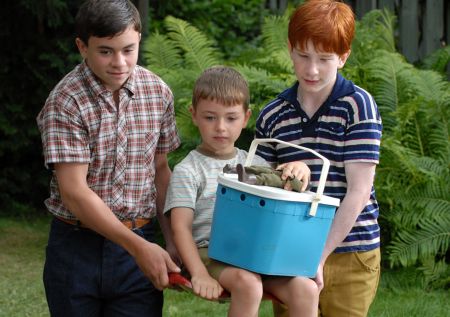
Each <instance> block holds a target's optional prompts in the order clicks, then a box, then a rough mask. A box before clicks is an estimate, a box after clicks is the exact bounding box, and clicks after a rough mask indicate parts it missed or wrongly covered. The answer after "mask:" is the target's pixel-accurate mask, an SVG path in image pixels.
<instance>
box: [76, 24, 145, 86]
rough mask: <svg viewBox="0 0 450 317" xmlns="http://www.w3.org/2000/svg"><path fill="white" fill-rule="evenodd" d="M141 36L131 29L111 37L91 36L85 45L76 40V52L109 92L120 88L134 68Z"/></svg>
mask: <svg viewBox="0 0 450 317" xmlns="http://www.w3.org/2000/svg"><path fill="white" fill-rule="evenodd" d="M140 38H141V35H140V33H139V32H137V31H136V30H134V29H133V28H131V27H130V28H128V29H126V30H125V31H124V32H123V33H120V34H117V35H115V36H113V37H95V36H91V37H90V38H89V40H88V45H86V44H85V43H84V42H83V41H81V40H80V39H79V38H77V39H76V44H77V46H78V50H79V51H80V54H81V55H82V56H83V58H84V59H85V60H86V62H87V65H88V66H89V68H90V69H91V70H92V71H93V73H94V74H95V75H96V76H97V77H98V78H99V79H100V80H101V81H102V83H103V84H104V85H105V87H106V88H107V89H108V90H110V91H113V92H114V91H116V90H118V89H120V87H122V85H123V84H124V83H125V82H126V80H127V79H128V77H129V76H130V75H131V73H132V71H133V69H134V67H135V66H136V63H137V59H138V53H139V41H140Z"/></svg>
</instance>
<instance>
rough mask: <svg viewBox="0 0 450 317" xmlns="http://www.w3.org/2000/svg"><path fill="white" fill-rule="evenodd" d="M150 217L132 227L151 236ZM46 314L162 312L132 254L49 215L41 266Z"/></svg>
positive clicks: (157, 293)
mask: <svg viewBox="0 0 450 317" xmlns="http://www.w3.org/2000/svg"><path fill="white" fill-rule="evenodd" d="M153 227H154V222H151V223H150V224H147V225H145V226H144V227H142V228H139V229H134V232H135V233H136V234H138V235H140V236H142V237H144V238H145V239H146V240H148V241H153V239H154V232H153ZM44 286H45V293H46V296H47V302H48V306H49V309H50V314H51V315H52V316H57V317H58V316H64V317H68V316H82V317H90V316H108V317H110V316H111V317H113V316H148V317H150V316H151V317H154V316H155V317H160V316H162V306H163V294H162V292H161V291H159V290H157V289H156V288H155V287H154V286H153V285H152V283H151V282H150V280H149V279H148V278H146V277H145V276H144V274H143V273H142V272H141V270H140V269H139V267H138V266H137V265H136V262H135V261H134V259H133V257H131V256H130V255H129V254H128V252H127V251H126V250H125V249H123V248H122V247H120V246H118V245H117V244H115V243H113V242H111V241H109V240H107V239H105V238H103V237H102V236H101V235H99V234H97V233H95V232H94V231H91V230H89V229H84V228H80V227H77V226H73V225H70V224H66V223H64V222H62V221H60V220H58V219H56V218H55V219H53V221H52V224H51V228H50V234H49V239H48V245H47V250H46V261H45V266H44Z"/></svg>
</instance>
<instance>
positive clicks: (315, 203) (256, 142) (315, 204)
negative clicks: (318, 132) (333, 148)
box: [244, 139, 330, 217]
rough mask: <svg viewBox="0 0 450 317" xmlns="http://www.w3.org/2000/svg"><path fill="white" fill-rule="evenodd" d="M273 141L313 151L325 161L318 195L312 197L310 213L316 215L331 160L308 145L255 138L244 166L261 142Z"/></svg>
mask: <svg viewBox="0 0 450 317" xmlns="http://www.w3.org/2000/svg"><path fill="white" fill-rule="evenodd" d="M273 142H275V143H280V144H284V145H287V146H291V147H295V148H297V149H300V150H305V151H308V152H311V153H312V154H314V155H315V156H317V157H318V158H320V159H321V160H322V161H323V165H322V171H321V172H320V178H319V186H317V192H316V195H315V196H314V197H313V199H312V202H311V209H310V210H309V215H310V216H312V217H314V216H315V215H316V212H317V207H318V205H319V202H320V199H321V198H322V194H323V190H324V189H325V182H326V180H327V175H328V170H329V168H330V161H329V160H328V159H327V158H326V157H325V156H323V155H321V154H319V153H317V152H316V151H314V150H311V149H308V148H307V147H304V146H300V145H296V144H292V143H289V142H285V141H282V140H278V139H254V140H253V141H252V144H251V145H250V149H249V150H248V156H247V159H246V160H245V164H244V166H250V165H251V163H252V161H253V158H254V157H255V152H256V148H257V147H258V145H259V144H260V143H273Z"/></svg>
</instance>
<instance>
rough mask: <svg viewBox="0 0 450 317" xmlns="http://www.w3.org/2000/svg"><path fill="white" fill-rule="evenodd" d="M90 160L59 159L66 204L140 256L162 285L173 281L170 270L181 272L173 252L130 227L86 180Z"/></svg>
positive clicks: (58, 171)
mask: <svg viewBox="0 0 450 317" xmlns="http://www.w3.org/2000/svg"><path fill="white" fill-rule="evenodd" d="M87 171H88V165H87V164H79V163H58V164H55V172H56V177H57V180H58V185H59V191H60V194H61V198H62V200H63V203H64V205H65V206H66V208H68V209H69V210H70V211H71V212H72V213H73V214H74V215H75V216H76V217H77V218H78V219H79V220H80V221H81V222H82V223H83V224H84V225H86V226H87V227H89V228H90V229H92V230H94V231H96V232H98V233H99V234H100V235H102V236H104V237H105V238H107V239H109V240H111V241H113V242H115V243H117V244H119V245H120V246H122V247H123V248H124V249H126V250H127V251H128V252H129V253H130V254H131V255H132V256H133V257H134V258H135V260H136V263H137V264H138V266H139V267H140V269H141V270H142V272H143V273H144V274H145V275H146V276H147V277H148V278H149V279H150V280H151V281H152V283H153V284H154V285H155V287H156V288H158V289H160V290H161V289H163V288H164V287H167V286H168V284H169V279H168V274H167V273H168V272H179V270H180V269H179V268H178V267H177V266H176V264H175V263H174V262H173V261H172V260H171V259H170V256H169V254H168V253H167V252H166V251H165V250H164V249H162V248H161V247H159V246H158V245H157V244H155V243H150V242H148V241H147V240H145V239H143V238H142V237H140V236H139V235H137V234H135V233H134V232H133V231H131V230H129V229H127V228H126V227H125V226H124V225H123V224H122V223H121V222H120V221H119V220H118V219H117V217H116V216H115V215H114V214H113V213H112V211H111V210H110V209H109V207H108V206H107V205H106V204H105V203H104V202H103V200H102V199H101V198H100V197H99V196H98V195H97V194H96V193H95V192H94V191H92V190H91V189H90V188H89V186H88V185H87V182H86V176H87Z"/></svg>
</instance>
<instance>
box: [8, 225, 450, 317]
mask: <svg viewBox="0 0 450 317" xmlns="http://www.w3.org/2000/svg"><path fill="white" fill-rule="evenodd" d="M48 223H49V220H48V219H38V220H33V221H23V220H12V219H4V218H3V219H2V218H0V316H8V317H9V316H17V317H22V316H32V317H35V316H49V314H48V309H47V304H46V301H45V294H44V289H43V284H42V267H43V262H44V257H45V244H46V239H47V233H48ZM419 285H420V283H419V281H418V280H417V277H416V276H415V274H414V273H413V272H412V271H410V270H395V271H394V270H385V271H383V273H382V280H381V283H380V287H379V289H378V293H377V296H376V299H375V302H374V303H373V305H372V307H371V310H370V313H369V317H402V316H405V317H422V316H433V317H446V316H449V314H448V312H449V311H450V295H449V294H448V292H447V291H444V290H423V289H422V288H421V287H420V286H419ZM227 308H228V304H218V303H215V302H209V301H206V300H202V299H199V298H197V297H195V296H192V295H191V294H188V293H182V292H177V291H174V290H166V291H165V305H164V316H165V317H189V316H192V317H194V316H195V317H211V316H226V312H227ZM266 316H267V317H268V316H272V309H271V305H270V303H269V302H267V301H265V302H264V303H263V304H262V306H261V310H260V317H266Z"/></svg>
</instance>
